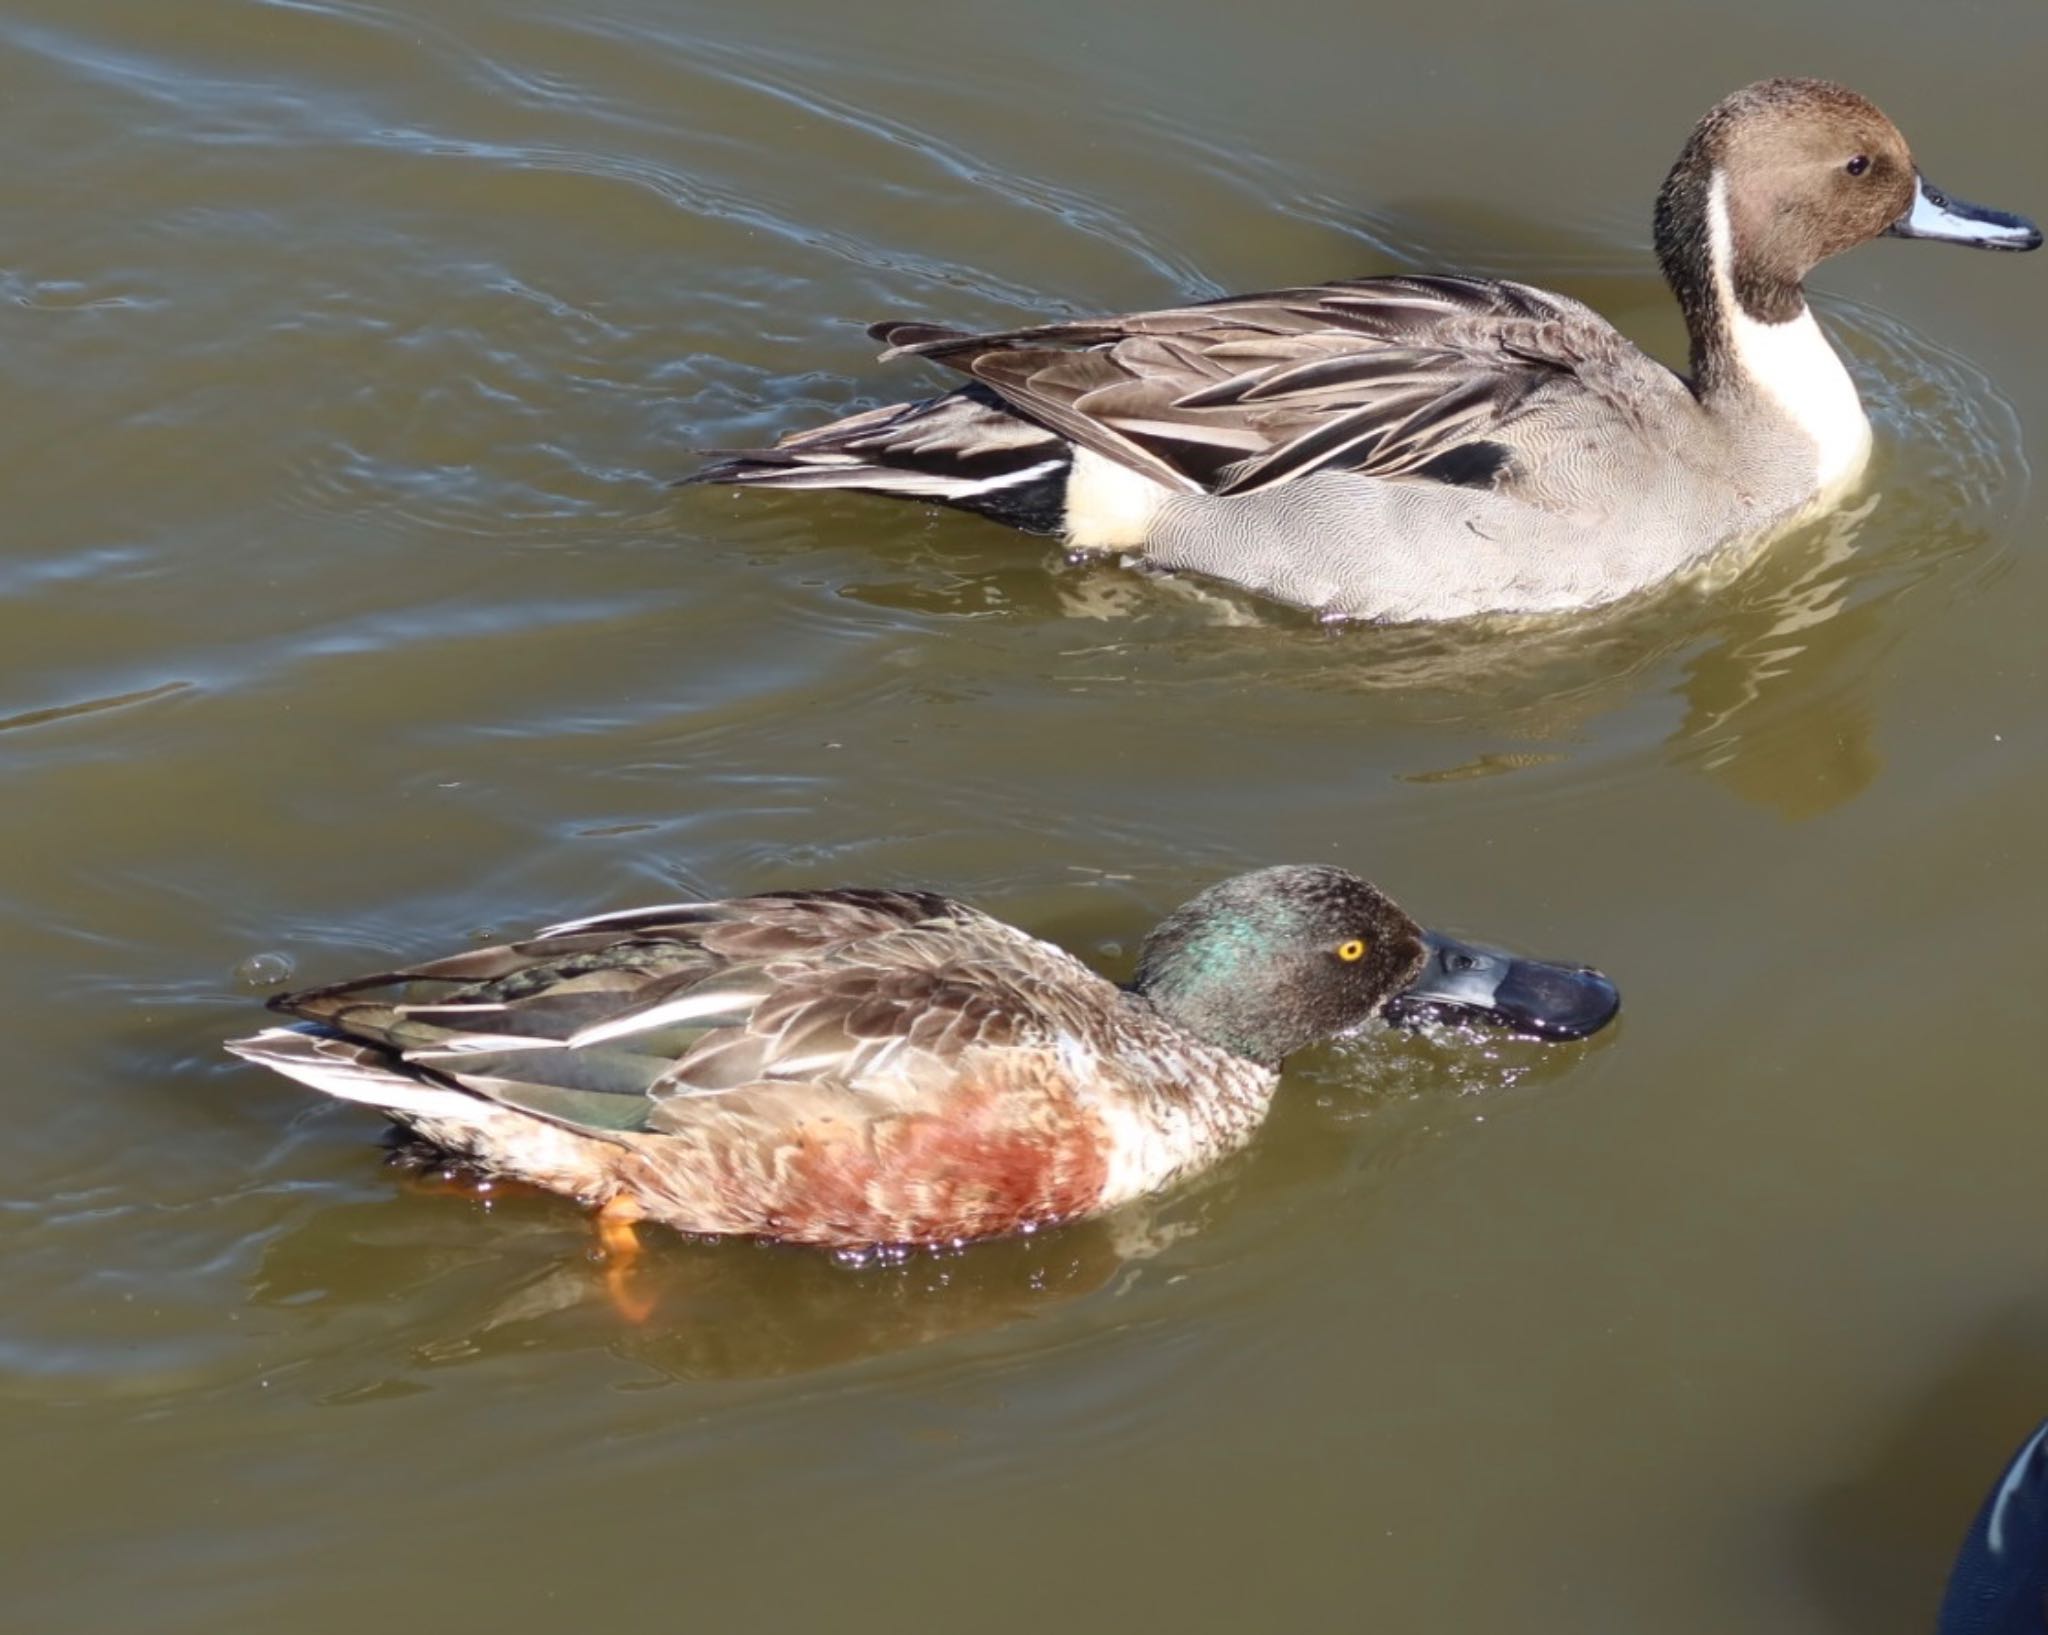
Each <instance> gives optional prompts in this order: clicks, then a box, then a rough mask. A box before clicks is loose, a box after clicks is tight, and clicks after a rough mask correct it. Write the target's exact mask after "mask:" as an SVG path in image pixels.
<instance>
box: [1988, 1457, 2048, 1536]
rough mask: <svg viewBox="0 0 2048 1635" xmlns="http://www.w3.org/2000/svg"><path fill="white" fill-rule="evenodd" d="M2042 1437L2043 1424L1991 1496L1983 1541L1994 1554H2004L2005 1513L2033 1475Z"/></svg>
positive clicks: (2014, 1460)
mask: <svg viewBox="0 0 2048 1635" xmlns="http://www.w3.org/2000/svg"><path fill="white" fill-rule="evenodd" d="M2044 1437H2048V1425H2043V1426H2042V1427H2041V1428H2040V1429H2039V1430H2037V1431H2036V1432H2034V1434H2033V1435H2032V1436H2030V1437H2028V1438H2027V1444H2026V1446H2025V1447H2023V1448H2021V1449H2020V1451H2019V1453H2018V1454H2017V1455H2015V1456H2014V1458H2013V1462H2012V1466H2011V1468H2010V1469H2008V1470H2007V1471H2006V1473H2005V1480H2004V1481H2002V1482H2000V1483H1999V1484H1998V1492H1997V1493H1996V1494H1995V1495H1993V1497H1992V1500H1991V1524H1990V1526H1988V1527H1987V1528H1985V1530H1984V1542H1985V1543H1987V1544H1988V1545H1990V1546H1991V1553H1992V1554H1993V1555H1995V1556H2002V1555H2004V1554H2005V1513H2006V1511H2008V1510H2009V1509H2011V1508H2012V1501H2013V1500H2014V1499H2015V1498H2016V1497H2017V1496H2018V1494H2019V1491H2020V1489H2021V1488H2023V1487H2025V1486H2026V1485H2027V1478H2028V1477H2029V1476H2031V1475H2033V1473H2034V1470H2033V1466H2034V1455H2035V1453H2036V1452H2037V1451H2038V1450H2039V1448H2040V1446H2041V1441H2042V1438H2044Z"/></svg>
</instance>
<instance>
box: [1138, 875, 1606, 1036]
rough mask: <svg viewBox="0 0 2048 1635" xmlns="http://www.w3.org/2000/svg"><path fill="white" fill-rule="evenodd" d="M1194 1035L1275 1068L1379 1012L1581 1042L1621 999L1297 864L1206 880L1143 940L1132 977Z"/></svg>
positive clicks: (1353, 878) (1595, 983)
mask: <svg viewBox="0 0 2048 1635" xmlns="http://www.w3.org/2000/svg"><path fill="white" fill-rule="evenodd" d="M1132 986H1133V988H1135V989H1136V991H1137V992H1139V993H1140V994H1143V995H1144V996H1145V998H1146V999H1148V1000H1149V1001H1151V1003H1152V1005H1153V1007H1154V1008H1155V1009H1157V1010H1158V1011H1159V1012H1160V1014H1161V1015H1163V1016H1165V1017H1167V1018H1168V1019H1169V1020H1171V1021H1173V1022H1176V1023H1178V1024H1179V1025H1180V1026H1181V1027H1183V1028H1185V1029H1187V1031H1188V1032H1190V1033H1192V1034H1194V1035H1195V1036H1196V1037H1198V1038H1200V1039H1203V1040H1206V1041H1207V1042H1208V1043H1210V1044H1213V1045H1219V1046H1221V1047H1222V1048H1223V1049H1225V1050H1228V1051H1232V1052H1234V1053H1235V1054H1237V1055H1239V1056H1244V1057H1248V1058H1249V1059H1250V1060H1252V1061H1255V1062H1262V1063H1265V1064H1267V1065H1268V1066H1278V1065H1279V1063H1280V1062H1281V1061H1282V1060H1283V1059H1285V1058H1286V1057H1288V1056H1290V1055H1292V1054H1293V1053H1294V1052H1295V1051H1297V1050H1300V1049H1302V1048H1303V1047H1304V1046H1306V1045H1311V1044H1314V1043H1315V1042H1316V1041H1317V1040H1319V1039H1327V1038H1330V1037H1331V1036H1333V1035H1335V1034H1339V1033H1344V1032H1347V1031H1349V1030H1350V1029H1352V1028H1355V1027H1357V1026H1359V1024H1361V1023H1363V1022H1365V1021H1366V1020H1368V1019H1369V1018H1370V1017H1371V1016H1373V1014H1374V1013H1375V1012H1378V1011H1381V1010H1382V1009H1385V1010H1387V1011H1388V1013H1389V1016H1390V1018H1393V1019H1400V1020H1412V1019H1414V1018H1415V1017H1417V1016H1421V1015H1446V1014H1448V1015H1451V1016H1455V1017H1458V1018H1463V1019H1473V1020H1479V1021H1484V1022H1488V1023H1491V1024H1493V1025H1495V1026H1500V1027H1507V1028H1511V1029H1513V1030H1515V1031H1517V1032H1521V1033H1528V1034H1533V1035H1536V1036H1538V1037H1542V1038H1552V1039H1575V1038H1581V1037H1583V1036H1584V1035H1586V1034H1588V1033H1593V1032H1596V1031H1597V1030H1598V1029H1600V1028H1602V1027H1605V1026H1606V1025H1607V1023H1608V1022H1610V1021H1611V1020H1613V1018H1614V1015H1615V1012H1616V1011H1617V1010H1619V1009H1620V1006H1621V999H1620V996H1619V995H1618V994H1617V993H1616V992H1615V990H1614V985H1613V984H1612V983H1611V982H1609V981H1608V980H1607V979H1606V978H1605V977H1603V976H1601V975H1600V973H1599V972H1597V971H1594V970H1591V969H1589V968H1587V967H1585V966H1581V965H1551V964H1546V963H1544V962H1542V961H1540V960H1527V959H1519V958H1516V957H1515V956H1513V955H1511V954H1503V953H1501V952H1499V951H1498V950H1495V949H1490V948H1482V947H1477V946H1474V945H1472V944H1468V943H1461V942H1458V941H1455V940H1454V939H1452V938H1449V937H1445V936H1439V935H1432V934H1431V933H1429V932H1426V931H1424V930H1423V929H1422V927H1421V926H1419V925H1417V924H1416V923H1415V922H1414V921H1413V920H1411V919H1410V918H1409V917H1408V916H1407V915H1406V914H1404V913H1402V912H1401V910H1400V909H1399V908H1398V907H1397V906H1396V905H1395V904H1394V902H1393V901H1392V900H1391V899H1390V898H1388V897H1387V896H1386V895H1385V894H1384V893H1383V892H1381V891H1380V890H1378V889H1377V888H1376V887H1374V886H1372V885H1369V884H1367V883H1366V882H1365V881H1364V880H1361V879H1359V877H1358V876H1357V875H1355V874H1352V873H1350V872H1349V871H1347V870H1345V869H1339V868H1331V867H1329V866H1327V865H1323V864H1314V863H1307V864H1292V865H1287V866H1284V867H1280V868H1271V869H1259V870H1257V871H1256V872H1254V873H1251V874H1241V875H1238V876H1237V877H1236V878H1235V879H1231V880H1225V881H1223V882H1222V883H1221V884H1220V885H1214V886H1211V887H1210V888H1209V889H1208V890H1207V891H1205V892H1203V893H1202V894H1201V895H1200V896H1199V897H1196V898H1195V899H1194V900H1193V901H1191V902H1188V903H1185V904H1183V905H1182V906H1181V907H1179V908H1177V909H1175V910H1174V911H1173V913H1171V914H1169V915H1168V916H1167V917H1166V919H1165V920H1164V921H1162V922H1161V924H1160V926H1159V928H1158V929H1157V930H1156V931H1154V932H1153V933H1152V935H1151V936H1149V937H1147V938H1146V939H1145V946H1144V949H1143V951H1142V952H1141V953H1140V954H1139V956H1138V974H1137V978H1136V980H1135V981H1134V982H1133V983H1132Z"/></svg>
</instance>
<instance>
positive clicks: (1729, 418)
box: [685, 79, 2041, 621]
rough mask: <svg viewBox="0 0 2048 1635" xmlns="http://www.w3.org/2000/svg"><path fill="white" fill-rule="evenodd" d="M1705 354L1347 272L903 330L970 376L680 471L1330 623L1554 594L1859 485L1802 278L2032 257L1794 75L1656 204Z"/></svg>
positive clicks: (1431, 281)
mask: <svg viewBox="0 0 2048 1635" xmlns="http://www.w3.org/2000/svg"><path fill="white" fill-rule="evenodd" d="M1655 220H1656V250H1657V260H1658V264H1659V265H1660V266H1661V268H1662V269H1663V273H1664V277H1665V279H1666V281H1667V282H1668V283H1669V284H1670V286H1671V289H1672V292H1673V293H1674V294H1675V295H1676V296H1677V298H1678V303H1679V307H1680V309H1681V310H1682V312H1683V314H1684V317H1685V323H1686V329H1687V332H1688V334H1689V335H1690V337H1691V364H1690V373H1689V374H1687V375H1679V374H1676V373H1674V372H1673V371H1672V370H1670V369H1667V368H1666V367H1664V366H1663V365H1662V364H1660V363H1658V362H1656V361H1655V360H1654V359H1652V358H1650V357H1648V356H1647V355H1646V354H1644V353H1643V352H1642V351H1640V350H1638V348H1637V347H1636V346H1635V345H1634V343H1632V342H1631V341H1629V340H1628V339H1626V338H1625V337H1624V336H1622V335H1621V334H1620V332H1619V331H1617V330H1616V329H1615V328H1614V327H1613V326H1612V325H1611V324H1609V323H1608V322H1607V321H1606V320H1605V319H1604V318H1602V317H1600V316H1599V315H1598V314H1597V313H1595V312H1594V311H1592V309H1591V308H1589V307H1586V306H1584V305H1582V304H1581V303H1579V302H1577V301H1574V300H1571V299H1569V298H1568V297H1565V296H1561V295H1553V294H1551V293H1549V292H1548V291H1545V290H1540V289H1535V288H1533V287H1531V286H1530V285H1527V284H1519V283H1512V282H1509V281H1506V280H1500V279H1488V278H1473V277H1456V276H1436V277H1387V278H1362V279H1352V280H1347V281H1343V282H1339V283H1333V284H1319V285H1313V286H1307V287H1303V288H1298V289H1283V290H1274V291H1269V292H1267V293H1264V294H1258V295H1243V296H1235V297H1231V298H1228V299H1225V300H1220V301H1204V302H1199V303H1196V304H1193V305H1189V306H1184V307H1175V308H1170V309H1168V310H1165V311H1159V312H1139V313H1131V314H1127V315H1126V316H1123V317H1118V318H1104V319H1096V320H1080V321H1074V322H1063V323H1052V324H1045V325H1041V326H1038V327H1035V328H1028V329H1013V330H1005V331H1001V332H997V333H993V334H984V335H975V334H969V333H966V332H963V331H961V330H956V329H946V328H942V327H940V326H938V325H935V324H928V323H909V322H897V323H882V324H877V325H875V326H874V327H873V329H872V330H871V331H870V333H871V334H872V335H873V336H874V337H875V339H877V340H879V341H881V342H883V343H885V345H886V346H887V348H888V350H887V351H886V352H884V353H883V357H884V358H885V359H887V358H899V357H919V358H929V359H931V360H932V361H934V362H936V363H939V364H943V365H944V366H946V367H947V368H949V369H952V370H955V371H957V372H958V373H960V374H962V375H965V376H966V377H968V381H969V384H967V385H965V386H961V387H959V388H957V389H955V390H953V391H950V392H947V393H945V394H943V395H941V396H938V397H931V398H925V399H922V400H920V401H918V402H914V403H902V404H892V405H889V406H887V407H884V408H878V409H871V410H869V411H867V412H865V413H861V414H855V415H852V416H850V417H848V418H846V419H844V420H839V421H835V422H834V423H832V424H831V425H828V426H823V427H820V428H818V429H816V430H812V431H804V432H797V433H795V434H792V435H791V436H789V437H787V438H785V439H784V440H783V441H782V442H781V443H779V444H777V445H776V446H775V447H774V448H770V449H759V450H747V451H742V452H737V453H733V454H729V455H726V456H723V457H721V458H719V459H718V460H717V461H716V463H714V464H712V465H710V466H707V467H706V468H705V469H704V470H702V471H701V472H698V473H696V474H695V475H694V476H692V477H690V478H687V479H685V481H687V482H693V483H735V484H740V485H742V486H751V487H761V488H848V489H857V490H861V491H864V492H868V493H876V494H890V495H896V496H900V497H904V498H910V499H919V500H925V501H932V502H936V503H939V504H942V505H951V506H957V507H959V508H961V509H963V510H968V511H975V512H979V513H981V514H982V515H985V516H989V517H992V518H994V519H995V520H997V521H999V522H1003V523H1007V524H1009V525H1010V526H1012V527H1016V528H1022V529H1025V530H1028V531H1030V532H1035V533H1047V534H1058V535H1062V536H1064V538H1065V539H1066V541H1067V542H1068V543H1069V544H1070V545H1071V546H1073V547H1074V548H1076V549H1078V550H1083V551H1101V550H1112V551H1127V552H1134V553H1137V554H1138V555H1139V556H1140V557H1142V559H1143V560H1144V561H1145V562H1146V563H1148V564H1151V565H1153V566H1155V567H1160V568H1167V569H1176V570H1187V571H1191V572H1196V573H1201V574H1206V575H1210V576H1212V577H1214V578H1217V579H1222V580H1227V581H1229V582H1231V583H1233V584H1236V585H1240V586H1243V587H1245V588H1247V589H1249V590H1253V591H1257V592H1260V593H1263V594H1264V595H1267V596H1271V597H1274V598H1276V599H1278V600H1280V601H1283V602H1290V603H1294V604H1296V605H1298V606H1301V607H1306V608H1311V609H1314V610H1316V611H1317V612H1319V613H1322V614H1324V615H1326V616H1329V617H1348V618H1367V619H1376V620H1388V621H1396V620H1400V621H1409V620H1431V619H1452V618H1462V617H1467V616H1471V615H1477V614H1484V613H1555V612H1562V611H1570V610H1576V609H1584V608H1591V607H1595V606H1599V605H1600V604H1603V603H1606V602H1611V601H1614V600H1615V599H1617V598H1619V597H1623V596H1627V595H1629V594H1631V593H1633V592H1635V591H1639V590H1643V589H1645V588H1647V587H1649V586H1651V585H1655V584H1657V583H1658V582H1660V581H1662V580H1665V579H1667V578H1669V577H1671V576H1672V575H1674V574H1677V573H1679V572H1681V571H1682V570H1684V569H1686V568H1688V567H1691V566H1694V565H1696V564H1699V563H1701V562H1703V561H1705V560H1706V559H1708V558H1710V557H1712V556H1713V555H1714V554H1715V553H1717V552H1719V551H1721V550H1722V549H1723V548H1725V547H1730V546H1733V545H1736V544H1739V543H1744V542H1754V541H1758V540H1761V539H1763V538H1766V537H1768V536H1769V535H1771V534H1773V533H1775V532H1777V531H1779V530H1781V529H1783V528H1784V527H1786V526H1788V525H1790V524H1791V523H1793V522H1795V521H1797V520H1799V519H1800V518H1801V517H1802V516H1805V515H1807V514H1809V513H1810V512H1812V511H1813V510H1815V509H1816V508H1818V507H1821V506H1823V505H1825V504H1827V503H1829V502H1831V501H1832V500H1833V499H1835V498H1837V497H1838V496H1840V495H1841V494H1843V493H1844V492H1846V491H1847V490H1848V489H1849V488H1850V487H1851V486H1852V485H1853V484H1854V483H1855V481H1856V479H1857V477H1858V475H1859V474H1860V473H1861V471H1862V469H1863V465H1864V462H1865V460H1866V458H1867V456H1868V454H1869V451H1870V435H1871V434H1870V423H1869V421H1868V419H1867V418H1866V417H1865V415H1864V412H1863V407H1862V404H1861V402H1860V401H1859V399H1858V397H1857V394H1856V388H1855V385H1854V384H1853V383H1852V382H1851V380H1850V378H1849V375H1848V372H1847V370H1845V369H1844V368H1843V367H1842V363H1841V360H1840V359H1839V358H1837V357H1836V355H1835V353H1834V350H1833V348H1831V347H1830V346H1829V344H1828V342H1827V338H1826V336H1825V335H1824V334H1823V333H1822V331H1821V328H1820V326H1819V324H1818V323H1816V322H1815V320H1814V316H1813V313H1812V311H1811V309H1810V308H1809V307H1808V306H1807V303H1806V297H1805V292H1804V289H1803V287H1802V284H1803V280H1804V279H1805V277H1806V275H1807V274H1808V273H1809V272H1811V271H1812V270H1813V268H1814V267H1816V266H1817V265H1819V264H1820V263H1821V262H1822V261H1824V260H1826V259H1827V258H1828V257H1830V256H1833V255H1838V254H1840V253H1841V252H1842V251H1844V250H1848V249H1853V248H1854V247H1855V246H1856V245H1859V244H1862V243H1864V242H1865V241H1867V240H1869V239H1873V238H1877V237H1880V236H1884V235H1890V236H1892V237H1897V238H1929V239H1945V240H1947V241H1949V242H1950V243H1955V244H1965V245H1970V246H1973V247H1975V248H1978V249H1987V250H2032V249H2034V248H2036V247H2038V246H2039V244H2040V243H2041V234H2040V231H2039V229H2038V228H2036V227H2035V226H2034V225H2033V224H2032V223H2031V222H2029V221H2026V220H2024V219H2022V218H2021V217H2018V216H2014V215H2008V214H2006V213H2005V212H2003V211H1998V210H1989V209H1985V208H1983V207H1981V206H1978V205H1973V204H1966V203H1964V202H1963V201H1962V200H1960V199H1957V198H1955V197H1953V196H1951V195H1949V194H1946V193H1944V192H1942V191H1941V190H1940V189H1939V188H1937V187H1935V186H1934V185H1933V184H1932V183H1931V182H1929V181H1928V180H1927V179H1926V178H1925V177H1924V176H1922V175H1921V174H1920V171H1919V167H1918V166H1917V165H1916V164H1915V163H1914V160H1913V156H1912V153H1911V152H1910V151H1909V150H1908V148H1907V146H1906V141H1905V138H1904V137H1903V136H1901V135H1900V134H1899V132H1898V130H1897V129H1896V127H1894V126H1893V124H1892V123H1891V121H1890V120H1889V119H1887V118H1886V117H1885V116H1884V115H1883V114H1882V113H1880V112H1879V111H1878V109H1877V108H1876V107H1875V106H1873V105H1872V104H1871V103H1870V102H1868V101H1866V100H1865V99H1864V98H1862V97H1861V96H1858V95H1857V94H1856V93H1855V92H1853V91H1850V90H1847V89H1845V88H1844V87H1842V86H1839V85H1833V84H1829V83H1828V82H1826V81H1823V80H1813V79H1774V80H1766V81H1764V82H1762V83H1760V84H1757V85H1752V86H1749V87H1748V88H1747V89H1745V90H1741V91H1737V92H1736V93H1735V94H1734V95H1733V96H1730V97H1728V98H1727V99H1725V100H1724V101H1722V102H1721V103H1719V104H1718V105H1717V106H1716V107H1714V108H1713V109H1712V110H1711V111H1709V112H1708V114H1707V115H1706V117H1705V118H1703V119H1702V120H1701V121H1700V122H1699V124H1698V125H1697V126H1696V127H1695V128H1694V130H1693V133H1692V136H1691V139H1690V140H1689V141H1687V143H1686V144H1685V148H1684V151H1683V152H1681V153H1680V154H1679V156H1678V161H1677V163H1676V164H1675V165H1673V167H1672V169H1671V173H1670V175H1669V176H1668V177H1667V178H1666V180H1665V183H1664V186H1663V190H1662V191H1661V192H1660V193H1659V194H1658V197H1657V208H1656V218H1655Z"/></svg>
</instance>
